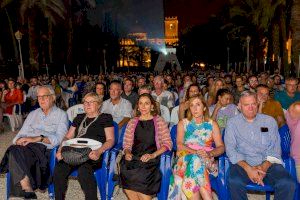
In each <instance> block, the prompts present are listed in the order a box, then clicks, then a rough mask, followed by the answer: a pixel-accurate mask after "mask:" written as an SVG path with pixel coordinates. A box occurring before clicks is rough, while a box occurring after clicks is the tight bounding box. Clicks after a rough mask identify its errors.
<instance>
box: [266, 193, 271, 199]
mask: <svg viewBox="0 0 300 200" xmlns="http://www.w3.org/2000/svg"><path fill="white" fill-rule="evenodd" d="M270 196H271V193H270V192H266V200H270Z"/></svg>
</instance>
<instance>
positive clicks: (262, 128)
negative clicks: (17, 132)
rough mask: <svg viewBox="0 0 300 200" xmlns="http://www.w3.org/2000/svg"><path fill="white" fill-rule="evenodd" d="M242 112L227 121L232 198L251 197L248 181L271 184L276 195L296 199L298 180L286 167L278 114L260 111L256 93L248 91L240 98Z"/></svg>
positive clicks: (229, 178)
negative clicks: (277, 119) (277, 118)
mask: <svg viewBox="0 0 300 200" xmlns="http://www.w3.org/2000/svg"><path fill="white" fill-rule="evenodd" d="M238 106H239V109H240V111H241V113H240V114H238V115H237V116H235V117H233V118H231V119H230V120H229V121H228V122H227V126H226V129H225V130H226V132H225V147H226V154H227V156H228V158H229V160H230V162H231V166H230V169H229V176H228V188H229V191H230V195H231V199H233V200H235V199H238V200H244V199H247V194H246V193H247V190H246V187H245V186H246V185H247V184H248V183H249V182H251V181H252V182H253V183H256V184H258V185H264V184H265V183H266V184H269V185H271V186H272V187H273V188H274V190H275V199H285V200H292V199H293V198H294V192H295V187H296V183H295V181H294V180H293V179H292V177H291V176H290V175H289V173H288V172H287V171H286V170H285V169H284V168H283V166H282V160H281V147H280V136H279V133H278V127H277V123H276V121H275V119H274V118H272V117H270V116H267V115H264V114H259V113H257V111H258V105H257V99H256V93H254V92H251V91H244V92H243V93H242V94H241V97H240V100H239V104H238Z"/></svg>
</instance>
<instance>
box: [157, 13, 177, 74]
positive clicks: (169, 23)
mask: <svg viewBox="0 0 300 200" xmlns="http://www.w3.org/2000/svg"><path fill="white" fill-rule="evenodd" d="M165 44H166V47H165V49H164V51H162V52H161V53H160V54H159V56H158V59H157V62H156V64H155V67H154V71H157V72H162V71H163V70H164V68H165V67H166V66H167V65H169V67H171V71H172V70H175V69H176V70H177V71H180V70H181V66H180V63H179V61H178V59H177V56H176V46H177V45H178V20H177V17H166V18H165Z"/></svg>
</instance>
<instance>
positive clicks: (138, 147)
mask: <svg viewBox="0 0 300 200" xmlns="http://www.w3.org/2000/svg"><path fill="white" fill-rule="evenodd" d="M136 107H137V108H136V109H137V110H136V112H135V113H136V114H137V117H135V118H133V119H131V120H130V121H129V122H128V125H127V128H126V131H125V135H124V143H123V149H124V153H125V156H124V157H123V159H122V160H121V163H122V165H121V183H122V187H123V188H124V190H125V193H126V195H127V197H128V199H130V200H135V199H145V200H147V199H149V200H150V199H152V196H153V195H155V194H157V193H158V191H159V188H160V181H161V174H160V171H159V162H160V155H161V154H163V153H164V152H165V151H166V150H170V149H171V148H172V142H171V138H170V132H169V129H168V126H167V124H166V122H165V121H164V120H163V119H162V118H161V117H159V116H157V113H158V110H157V107H156V102H155V101H154V99H153V98H152V96H151V95H150V94H146V93H145V94H142V95H140V97H139V99H138V102H137V106H136ZM149 180H151V181H149Z"/></svg>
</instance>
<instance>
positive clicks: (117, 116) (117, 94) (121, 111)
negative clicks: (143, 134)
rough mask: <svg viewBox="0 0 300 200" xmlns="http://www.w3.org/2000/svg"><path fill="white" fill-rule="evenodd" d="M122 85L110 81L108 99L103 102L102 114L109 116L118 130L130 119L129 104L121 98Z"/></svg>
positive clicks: (130, 110)
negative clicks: (116, 124)
mask: <svg viewBox="0 0 300 200" xmlns="http://www.w3.org/2000/svg"><path fill="white" fill-rule="evenodd" d="M121 94H122V85H121V83H120V82H119V81H112V82H111V84H110V88H109V96H110V99H107V100H106V101H104V102H103V105H102V107H101V112H102V113H107V114H111V115H112V117H113V120H114V121H115V122H116V123H118V126H119V129H121V128H122V127H123V125H125V124H126V123H127V122H128V121H129V120H130V118H131V117H132V112H133V111H132V105H131V103H130V102H129V101H128V100H126V99H123V98H122V97H121Z"/></svg>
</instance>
